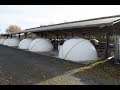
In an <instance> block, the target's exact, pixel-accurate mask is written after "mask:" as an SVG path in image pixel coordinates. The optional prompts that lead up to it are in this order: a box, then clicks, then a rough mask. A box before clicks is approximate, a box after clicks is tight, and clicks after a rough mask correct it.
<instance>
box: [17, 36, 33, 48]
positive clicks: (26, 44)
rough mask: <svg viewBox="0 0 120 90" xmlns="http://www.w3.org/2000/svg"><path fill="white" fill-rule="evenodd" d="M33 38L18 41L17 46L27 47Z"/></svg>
mask: <svg viewBox="0 0 120 90" xmlns="http://www.w3.org/2000/svg"><path fill="white" fill-rule="evenodd" d="M32 41H33V39H31V38H26V39H23V40H22V41H20V43H19V46H18V48H20V49H29V46H30V44H31V43H32Z"/></svg>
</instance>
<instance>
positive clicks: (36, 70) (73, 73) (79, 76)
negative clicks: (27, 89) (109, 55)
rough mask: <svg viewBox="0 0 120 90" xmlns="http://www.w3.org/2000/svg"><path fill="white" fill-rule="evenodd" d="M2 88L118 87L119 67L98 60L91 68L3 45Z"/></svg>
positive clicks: (0, 57) (0, 51)
mask: <svg viewBox="0 0 120 90" xmlns="http://www.w3.org/2000/svg"><path fill="white" fill-rule="evenodd" d="M0 84H1V85H119V84H120V67H119V65H117V64H115V63H113V62H112V61H107V60H99V61H94V62H92V63H90V64H88V65H84V64H80V63H74V62H70V61H66V60H60V59H57V58H53V57H50V56H44V55H40V54H36V53H33V52H28V51H24V50H20V49H16V48H12V47H8V46H3V45H0Z"/></svg>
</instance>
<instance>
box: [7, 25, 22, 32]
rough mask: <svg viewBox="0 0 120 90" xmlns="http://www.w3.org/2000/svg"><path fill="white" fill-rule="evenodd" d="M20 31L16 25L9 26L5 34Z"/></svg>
mask: <svg viewBox="0 0 120 90" xmlns="http://www.w3.org/2000/svg"><path fill="white" fill-rule="evenodd" d="M20 31H21V27H19V26H17V25H10V26H9V27H8V28H7V29H6V32H7V33H13V32H20Z"/></svg>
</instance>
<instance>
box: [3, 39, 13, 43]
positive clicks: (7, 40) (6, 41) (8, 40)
mask: <svg viewBox="0 0 120 90" xmlns="http://www.w3.org/2000/svg"><path fill="white" fill-rule="evenodd" d="M10 41H11V38H7V39H6V40H5V41H4V42H3V45H8V43H9V42H10Z"/></svg>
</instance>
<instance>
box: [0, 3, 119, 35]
mask: <svg viewBox="0 0 120 90" xmlns="http://www.w3.org/2000/svg"><path fill="white" fill-rule="evenodd" d="M119 14H120V5H0V33H4V30H5V29H6V28H7V27H8V26H9V25H18V26H20V27H21V28H22V30H24V29H27V28H32V27H38V26H40V25H48V24H56V23H61V22H64V21H78V20H84V19H90V18H97V17H104V16H111V15H119Z"/></svg>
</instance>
